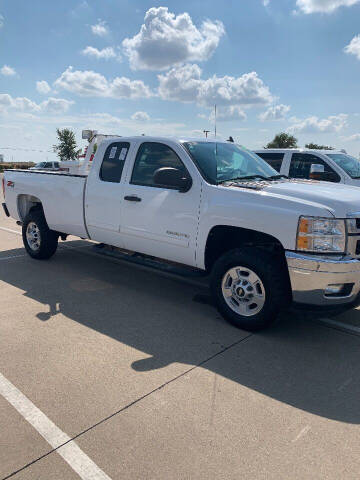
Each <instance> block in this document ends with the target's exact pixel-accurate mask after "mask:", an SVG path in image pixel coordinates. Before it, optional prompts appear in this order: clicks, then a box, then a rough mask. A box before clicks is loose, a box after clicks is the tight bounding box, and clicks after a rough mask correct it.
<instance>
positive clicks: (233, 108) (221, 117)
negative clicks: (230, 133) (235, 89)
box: [209, 105, 247, 122]
mask: <svg viewBox="0 0 360 480" xmlns="http://www.w3.org/2000/svg"><path fill="white" fill-rule="evenodd" d="M246 118H247V117H246V113H245V112H244V111H243V110H242V108H241V107H240V106H239V105H230V106H229V107H217V108H216V120H217V121H218V122H231V121H236V120H237V121H241V122H243V121H244V120H246ZM209 120H210V121H212V122H213V121H214V120H215V111H214V110H212V112H211V114H210V117H209Z"/></svg>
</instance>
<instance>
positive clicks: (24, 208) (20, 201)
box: [17, 194, 42, 221]
mask: <svg viewBox="0 0 360 480" xmlns="http://www.w3.org/2000/svg"><path fill="white" fill-rule="evenodd" d="M17 205H18V212H19V217H20V220H21V221H24V219H25V217H26V215H27V214H28V213H29V212H30V210H33V209H41V210H42V203H41V200H40V199H38V198H37V197H34V196H33V195H25V194H22V195H19V196H18V198H17Z"/></svg>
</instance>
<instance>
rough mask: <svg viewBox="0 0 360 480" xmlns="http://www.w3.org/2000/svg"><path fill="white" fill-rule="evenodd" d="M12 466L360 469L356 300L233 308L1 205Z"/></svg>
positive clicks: (1, 352)
mask: <svg viewBox="0 0 360 480" xmlns="http://www.w3.org/2000/svg"><path fill="white" fill-rule="evenodd" d="M0 305H1V309H0V342H1V343H0V346H1V348H0V365H1V367H0V392H1V395H0V428H1V437H0V443H1V448H0V478H2V479H5V478H14V479H46V480H51V479H72V478H74V479H75V478H79V477H80V478H84V479H107V478H112V479H121V478H127V479H190V478H191V479H192V478H196V479H209V478H211V479H212V478H214V479H215V478H216V479H230V478H231V479H239V478H247V479H265V478H266V479H279V478H292V479H295V478H298V479H304V478H333V479H339V478H346V479H352V478H354V479H355V478H358V477H359V469H360V457H359V455H358V444H359V441H358V440H359V434H360V428H359V423H360V408H359V399H360V376H359V372H358V370H359V369H358V365H359V363H360V348H359V347H360V337H359V333H360V328H358V325H360V311H359V310H353V311H352V312H348V313H346V314H343V315H341V316H338V317H336V318H334V319H328V318H326V317H324V316H315V315H312V314H308V313H304V312H297V313H296V312H287V313H285V314H283V315H282V317H281V318H280V319H279V322H278V323H277V324H276V325H275V326H274V328H272V329H270V330H268V331H265V332H262V333H258V334H249V333H248V332H245V331H241V330H237V329H236V328H234V327H232V326H231V325H229V324H228V323H226V322H225V321H224V320H223V319H222V318H221V317H220V315H219V314H218V313H217V312H216V310H215V309H214V308H213V307H212V305H211V302H209V301H208V294H207V289H206V286H205V285H202V284H201V283H199V282H195V281H187V280H184V279H181V278H175V277H172V276H170V275H167V274H164V273H159V272H154V271H151V270H150V269H147V268H144V267H139V266H134V265H130V264H127V263H125V262H123V261H117V260H114V259H112V258H108V257H104V256H101V255H99V254H97V253H95V252H94V249H93V246H92V244H91V243H90V242H86V241H82V240H78V239H75V238H70V241H68V242H65V243H61V246H60V248H59V250H58V252H57V254H56V255H55V256H54V257H53V258H52V259H51V260H49V261H44V262H38V261H34V260H31V259H30V258H29V257H28V256H27V255H26V254H25V251H24V249H23V246H22V239H21V236H20V227H19V226H17V225H16V224H15V222H14V221H13V220H10V219H7V218H6V217H5V216H4V214H3V212H2V211H1V214H0Z"/></svg>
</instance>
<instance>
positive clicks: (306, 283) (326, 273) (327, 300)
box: [285, 252, 360, 306]
mask: <svg viewBox="0 0 360 480" xmlns="http://www.w3.org/2000/svg"><path fill="white" fill-rule="evenodd" d="M285 255H286V261H287V264H288V268H289V275H290V283H291V288H292V295H293V300H294V302H297V303H305V304H309V305H319V306H326V305H343V304H346V303H351V302H353V301H354V300H355V299H356V297H357V295H358V294H359V291H360V261H359V260H356V259H353V258H350V257H346V256H342V257H330V256H327V257H324V256H316V255H306V254H298V253H294V252H285ZM334 284H344V285H345V284H346V285H348V291H347V292H346V295H341V294H339V295H338V296H329V295H327V294H326V288H327V287H328V285H334ZM349 284H353V286H352V287H351V286H350V285H349Z"/></svg>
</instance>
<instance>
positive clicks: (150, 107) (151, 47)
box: [0, 0, 360, 161]
mask: <svg viewBox="0 0 360 480" xmlns="http://www.w3.org/2000/svg"><path fill="white" fill-rule="evenodd" d="M0 15H1V17H0V147H14V148H18V149H21V148H24V149H25V148H26V149H34V150H39V151H35V152H27V151H24V150H7V149H3V148H0V153H4V154H5V158H6V159H11V157H13V159H14V160H33V161H37V160H43V159H45V157H48V158H49V159H50V158H54V154H53V153H51V152H49V151H50V150H51V146H52V145H53V144H54V143H55V141H56V136H55V129H56V127H65V126H66V127H70V128H72V129H73V130H74V131H75V132H76V135H77V138H78V140H79V144H80V145H81V146H82V145H83V144H84V143H83V142H82V141H81V139H80V135H81V130H82V129H84V128H94V129H98V130H99V131H100V132H102V133H116V134H120V135H128V134H141V133H146V134H155V135H202V133H201V132H202V131H203V130H204V129H208V130H213V128H214V125H213V116H212V112H213V105H214V104H215V103H216V104H217V109H218V123H217V130H218V133H219V134H220V135H221V136H223V137H227V136H229V135H232V136H233V137H234V138H235V140H236V141H238V142H239V143H241V144H243V145H245V146H247V147H249V148H256V147H262V146H263V145H265V144H266V143H267V142H268V141H270V140H271V139H272V138H273V136H274V135H275V134H276V133H277V132H280V131H288V132H290V133H293V134H294V135H295V136H296V137H297V138H298V140H299V142H298V143H299V145H304V144H305V143H307V142H310V141H312V142H316V143H322V144H329V145H333V146H335V147H337V148H345V149H346V150H347V151H348V152H349V153H352V154H354V155H356V156H358V154H359V152H360V95H359V93H360V88H359V86H360V83H359V78H360V36H359V35H360V24H359V18H360V0H268V1H267V0H265V1H264V0H241V1H239V0H227V1H226V2H219V1H212V0H208V1H207V2H204V1H196V0H191V1H187V0H183V1H182V2H175V1H169V2H167V3H160V4H158V3H154V2H153V1H135V0H132V1H130V0H129V1H124V0H63V1H62V2H49V1H45V0H35V1H33V2H24V1H23V0H2V1H1V0H0Z"/></svg>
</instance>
